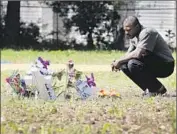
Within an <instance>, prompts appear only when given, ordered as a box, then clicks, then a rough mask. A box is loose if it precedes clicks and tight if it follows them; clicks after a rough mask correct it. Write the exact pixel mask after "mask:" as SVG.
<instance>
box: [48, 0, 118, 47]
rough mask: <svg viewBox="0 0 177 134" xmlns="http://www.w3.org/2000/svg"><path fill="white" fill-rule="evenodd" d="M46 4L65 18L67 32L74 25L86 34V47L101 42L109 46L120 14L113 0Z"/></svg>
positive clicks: (81, 32)
mask: <svg viewBox="0 0 177 134" xmlns="http://www.w3.org/2000/svg"><path fill="white" fill-rule="evenodd" d="M48 5H50V6H51V7H52V8H53V11H54V12H56V13H58V14H59V15H60V16H61V17H64V18H65V19H64V25H65V27H66V29H67V31H68V32H69V31H70V29H71V27H73V26H74V27H76V31H79V32H80V34H81V35H87V49H94V48H95V47H99V45H102V44H104V45H105V46H106V47H109V46H110V45H111V44H112V42H113V41H114V40H113V39H112V38H113V37H112V36H113V32H114V30H115V29H116V28H115V27H116V23H117V22H118V21H119V19H120V16H119V14H118V12H117V10H115V9H114V2H113V1H73V2H71V1H70V2H69V1H66V2H61V1H60V2H59V1H57V2H51V3H48ZM103 35H105V36H103ZM94 41H95V42H94Z"/></svg>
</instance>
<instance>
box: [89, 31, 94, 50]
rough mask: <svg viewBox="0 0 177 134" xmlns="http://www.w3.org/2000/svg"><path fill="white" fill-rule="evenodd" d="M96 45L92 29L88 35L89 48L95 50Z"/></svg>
mask: <svg viewBox="0 0 177 134" xmlns="http://www.w3.org/2000/svg"><path fill="white" fill-rule="evenodd" d="M94 48H95V47H94V45H93V37H92V30H89V34H88V36H87V49H88V50H93V49H94Z"/></svg>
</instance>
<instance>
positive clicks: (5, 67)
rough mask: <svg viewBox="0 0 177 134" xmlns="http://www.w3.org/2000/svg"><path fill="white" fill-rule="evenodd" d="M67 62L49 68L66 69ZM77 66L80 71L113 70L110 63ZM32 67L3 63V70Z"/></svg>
mask: <svg viewBox="0 0 177 134" xmlns="http://www.w3.org/2000/svg"><path fill="white" fill-rule="evenodd" d="M65 68H66V65H65V64H52V65H50V68H49V69H52V70H61V69H65ZM75 68H76V69H77V70H79V71H94V72H98V71H101V72H102V71H103V72H104V71H111V66H110V65H75ZM27 69H30V64H1V71H6V70H21V71H23V70H27Z"/></svg>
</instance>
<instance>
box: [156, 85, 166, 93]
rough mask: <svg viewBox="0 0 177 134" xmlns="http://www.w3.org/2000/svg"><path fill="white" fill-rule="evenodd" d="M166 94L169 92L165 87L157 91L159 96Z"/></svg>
mask: <svg viewBox="0 0 177 134" xmlns="http://www.w3.org/2000/svg"><path fill="white" fill-rule="evenodd" d="M166 92H167V89H166V88H165V87H164V86H162V87H161V88H160V89H159V90H158V91H157V94H159V95H163V94H165V93H166Z"/></svg>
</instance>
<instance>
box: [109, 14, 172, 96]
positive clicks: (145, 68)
mask: <svg viewBox="0 0 177 134" xmlns="http://www.w3.org/2000/svg"><path fill="white" fill-rule="evenodd" d="M123 28H124V31H125V34H126V36H128V37H129V38H130V39H132V40H134V44H131V45H130V47H129V49H128V52H127V53H126V54H125V56H124V57H122V58H120V59H119V60H115V61H114V62H113V63H112V67H114V68H116V69H118V70H122V71H123V72H124V73H125V74H126V75H127V76H128V77H129V78H130V79H131V80H132V81H133V82H134V83H136V84H137V85H138V86H139V87H140V88H141V89H142V90H143V91H146V90H147V89H148V90H149V92H148V93H146V92H144V94H143V95H148V96H155V95H163V94H165V93H166V92H167V89H166V88H165V87H164V85H163V84H162V83H161V82H160V81H159V80H158V79H157V78H165V77H168V76H170V75H171V74H172V73H173V71H174V58H173V57H172V54H171V51H170V49H169V47H168V45H167V43H166V42H165V41H164V39H163V38H162V36H161V35H160V34H159V33H158V32H157V31H156V30H155V29H151V28H145V27H143V26H142V25H141V24H140V22H139V20H138V19H137V18H136V17H134V16H129V17H127V18H126V19H125V20H124V22H123ZM134 37H135V38H134Z"/></svg>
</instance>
